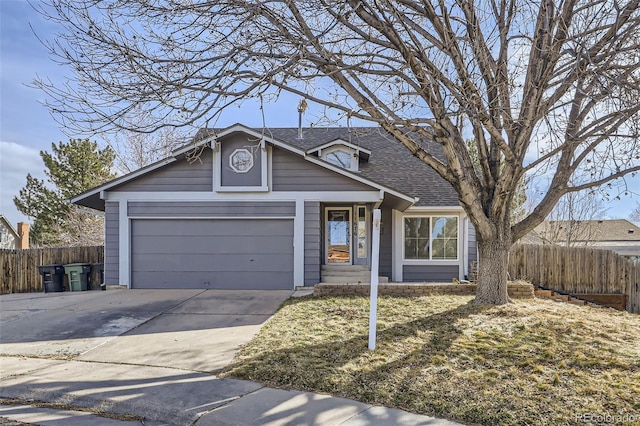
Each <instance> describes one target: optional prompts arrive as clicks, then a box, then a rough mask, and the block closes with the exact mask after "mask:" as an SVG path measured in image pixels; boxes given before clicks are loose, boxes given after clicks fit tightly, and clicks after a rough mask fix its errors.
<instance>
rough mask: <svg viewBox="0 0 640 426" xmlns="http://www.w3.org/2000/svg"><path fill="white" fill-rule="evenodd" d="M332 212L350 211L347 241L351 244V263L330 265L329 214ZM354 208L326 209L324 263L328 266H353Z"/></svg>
mask: <svg viewBox="0 0 640 426" xmlns="http://www.w3.org/2000/svg"><path fill="white" fill-rule="evenodd" d="M331 210H348V211H349V225H348V226H347V229H348V232H349V235H348V236H347V241H348V243H349V262H339V263H329V241H328V238H329V226H328V225H329V212H330V211H331ZM352 233H353V206H348V207H347V206H345V207H340V206H330V207H325V208H324V259H323V261H324V263H325V264H326V265H331V266H338V265H353V235H352Z"/></svg>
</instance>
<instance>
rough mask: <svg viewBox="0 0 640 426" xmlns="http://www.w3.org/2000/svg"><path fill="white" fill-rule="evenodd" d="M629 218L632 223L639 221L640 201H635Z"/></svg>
mask: <svg viewBox="0 0 640 426" xmlns="http://www.w3.org/2000/svg"><path fill="white" fill-rule="evenodd" d="M629 220H630V221H631V222H634V223H640V203H636V207H635V208H634V209H633V210H632V211H631V214H629Z"/></svg>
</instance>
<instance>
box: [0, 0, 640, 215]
mask: <svg viewBox="0 0 640 426" xmlns="http://www.w3.org/2000/svg"><path fill="white" fill-rule="evenodd" d="M34 1H37V0H34ZM32 28H33V29H35V31H36V32H37V34H38V36H39V37H41V38H43V39H49V40H51V39H52V38H53V34H54V33H55V31H56V29H57V28H56V25H55V24H54V23H52V22H48V21H46V20H44V19H42V17H41V16H40V15H39V14H38V13H37V12H36V11H35V10H33V9H32V7H31V6H30V5H29V4H28V3H27V1H26V0H0V214H2V215H4V216H5V217H7V219H8V220H9V222H11V223H12V224H13V226H14V227H15V226H16V224H17V223H18V222H21V221H27V222H29V221H30V220H29V219H28V218H26V217H24V216H23V215H21V214H20V212H18V211H17V209H16V208H15V206H14V204H13V197H14V196H17V195H18V192H19V191H20V189H21V188H22V187H24V186H25V184H26V176H27V174H28V173H30V174H31V175H32V176H34V177H37V178H41V179H44V178H45V176H44V165H43V163H42V159H41V158H40V155H39V152H40V151H41V150H45V151H51V144H52V143H54V142H55V143H58V142H61V141H68V140H69V137H70V136H73V137H82V138H84V137H90V138H91V139H94V138H93V137H92V135H66V134H65V133H64V131H63V129H61V128H60V127H59V126H58V124H57V123H56V122H55V120H54V119H53V118H52V117H51V116H50V115H49V113H48V111H47V109H46V108H45V107H44V106H43V105H42V104H41V101H42V100H43V97H44V94H43V93H42V92H40V91H39V90H37V89H35V88H32V87H29V84H30V83H31V81H33V79H34V78H35V77H36V75H38V76H40V77H50V78H51V79H52V80H54V81H64V75H65V69H64V68H63V67H61V66H60V65H58V64H56V63H55V62H54V61H53V60H52V59H51V58H50V57H49V56H48V53H47V51H46V50H45V48H44V47H43V46H42V45H41V43H40V41H39V40H38V39H37V37H36V36H35V34H34V32H33V30H32ZM298 101H299V99H298V98H295V97H293V96H285V97H283V98H282V99H281V100H280V101H279V102H278V104H276V105H267V106H265V115H266V122H267V123H268V125H269V126H272V127H279V126H286V127H295V126H297V124H298V115H297V103H298ZM283 111H285V113H283ZM286 111H290V114H289V113H286ZM310 113H311V114H312V113H313V111H310ZM236 122H242V123H243V124H246V125H249V126H261V124H262V115H261V111H260V109H259V105H257V104H256V103H251V102H249V103H244V104H243V108H242V115H240V114H239V113H238V112H237V110H236V111H228V112H227V113H226V114H224V115H223V116H222V117H221V119H220V120H219V121H218V122H217V123H216V124H217V126H220V127H224V126H227V125H231V124H233V123H236ZM343 125H346V123H344V124H343ZM628 182H629V183H630V189H631V190H632V194H630V195H629V196H622V197H621V199H620V200H611V201H606V202H605V207H606V208H607V209H608V210H607V215H608V217H609V218H627V217H628V215H629V213H630V212H631V210H632V209H633V208H634V207H635V206H636V205H637V203H638V202H640V176H638V177H635V178H629V179H628Z"/></svg>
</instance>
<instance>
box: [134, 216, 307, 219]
mask: <svg viewBox="0 0 640 426" xmlns="http://www.w3.org/2000/svg"><path fill="white" fill-rule="evenodd" d="M129 219H151V220H162V219H189V220H201V219H205V220H218V219H223V220H243V219H251V220H254V219H260V220H262V219H276V220H291V219H295V216H129Z"/></svg>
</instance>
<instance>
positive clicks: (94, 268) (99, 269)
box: [91, 263, 107, 290]
mask: <svg viewBox="0 0 640 426" xmlns="http://www.w3.org/2000/svg"><path fill="white" fill-rule="evenodd" d="M96 271H97V272H99V276H100V278H99V280H100V282H98V284H99V285H100V289H101V290H106V289H107V286H106V284H105V283H104V263H92V264H91V275H92V276H94V277H95V274H96Z"/></svg>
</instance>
